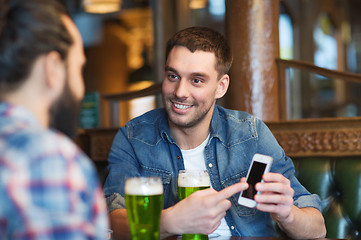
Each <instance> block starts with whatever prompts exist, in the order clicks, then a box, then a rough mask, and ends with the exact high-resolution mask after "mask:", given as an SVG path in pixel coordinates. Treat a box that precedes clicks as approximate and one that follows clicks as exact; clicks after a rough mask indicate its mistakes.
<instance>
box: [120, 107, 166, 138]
mask: <svg viewBox="0 0 361 240" xmlns="http://www.w3.org/2000/svg"><path fill="white" fill-rule="evenodd" d="M164 129H168V122H167V113H166V111H165V109H163V108H158V109H154V110H152V111H149V112H147V113H145V114H143V115H141V116H139V117H136V118H134V119H132V120H131V121H129V122H128V123H127V124H126V126H125V127H123V128H121V132H122V133H123V134H124V135H126V137H127V138H128V140H136V141H141V142H144V143H147V144H149V145H154V144H157V143H158V142H159V141H160V135H161V132H162V131H163V130H164Z"/></svg>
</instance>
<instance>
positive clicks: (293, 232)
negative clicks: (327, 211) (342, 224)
mask: <svg viewBox="0 0 361 240" xmlns="http://www.w3.org/2000/svg"><path fill="white" fill-rule="evenodd" d="M276 222H278V224H279V226H280V228H281V229H282V230H283V231H284V232H285V233H286V234H287V235H288V236H289V237H291V238H294V239H314V238H324V237H325V235H326V227H325V222H324V219H323V216H322V214H321V213H320V212H319V211H318V210H317V209H315V208H298V207H296V206H293V207H292V211H291V214H290V216H289V217H288V218H287V219H285V220H284V221H277V220H276Z"/></svg>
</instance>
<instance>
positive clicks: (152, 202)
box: [125, 177, 163, 240]
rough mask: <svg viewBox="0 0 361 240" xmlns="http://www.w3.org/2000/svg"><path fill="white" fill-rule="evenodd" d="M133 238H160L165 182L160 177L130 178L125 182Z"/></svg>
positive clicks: (136, 239)
mask: <svg viewBox="0 0 361 240" xmlns="http://www.w3.org/2000/svg"><path fill="white" fill-rule="evenodd" d="M125 205H126V208H127V214H128V220H129V227H130V233H131V236H132V240H159V238H160V215H161V212H162V208H163V184H162V180H161V179H160V178H158V177H135V178H128V179H127V180H126V182H125Z"/></svg>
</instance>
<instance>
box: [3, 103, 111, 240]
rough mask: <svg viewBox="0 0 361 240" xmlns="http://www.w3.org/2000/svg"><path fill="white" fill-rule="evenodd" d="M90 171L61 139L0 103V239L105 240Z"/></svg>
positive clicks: (101, 203) (101, 205)
mask: <svg viewBox="0 0 361 240" xmlns="http://www.w3.org/2000/svg"><path fill="white" fill-rule="evenodd" d="M107 228H108V219H107V211H106V205H105V200H104V197H103V192H102V189H101V188H100V185H99V181H98V176H97V173H96V170H95V168H94V166H93V165H92V163H91V162H90V160H89V159H88V158H87V157H86V156H85V155H84V154H83V153H82V152H81V151H80V150H79V149H78V148H77V147H76V146H75V145H74V144H73V143H72V142H71V141H70V140H69V139H68V138H67V137H65V136H64V135H62V134H60V133H58V132H56V131H53V130H49V129H45V128H43V127H41V126H40V125H39V123H38V122H37V120H36V119H35V118H34V116H33V115H31V113H30V112H28V111H27V110H26V109H24V108H22V107H19V106H13V105H9V104H7V103H0V239H77V240H78V239H106V234H107Z"/></svg>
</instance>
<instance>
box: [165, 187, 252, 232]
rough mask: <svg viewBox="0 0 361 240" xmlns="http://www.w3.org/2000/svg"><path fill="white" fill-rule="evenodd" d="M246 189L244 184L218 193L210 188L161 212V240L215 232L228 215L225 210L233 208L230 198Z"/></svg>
mask: <svg viewBox="0 0 361 240" xmlns="http://www.w3.org/2000/svg"><path fill="white" fill-rule="evenodd" d="M247 187H248V184H247V183H245V182H242V183H236V184H234V185H232V186H229V187H227V188H225V189H223V190H222V191H219V192H217V191H216V190H214V189H212V188H209V189H205V190H200V191H197V192H195V193H193V194H191V195H190V196H189V197H187V198H185V199H184V200H182V201H180V202H179V203H177V204H176V205H174V206H172V207H170V208H168V209H166V210H164V211H163V212H162V217H161V235H162V237H167V236H170V235H175V234H183V233H201V234H210V233H212V232H214V230H216V229H217V227H218V226H219V225H220V223H221V219H222V218H223V217H224V216H225V215H226V211H227V210H228V209H229V208H230V207H231V202H230V201H229V200H228V198H230V197H231V196H232V195H234V194H236V193H238V192H241V191H243V190H245V189H247Z"/></svg>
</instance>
